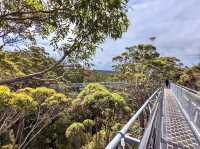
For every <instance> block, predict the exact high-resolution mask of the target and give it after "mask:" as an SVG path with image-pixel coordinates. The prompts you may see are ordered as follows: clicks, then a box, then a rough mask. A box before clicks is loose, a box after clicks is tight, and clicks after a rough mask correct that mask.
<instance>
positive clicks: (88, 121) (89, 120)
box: [83, 119, 95, 128]
mask: <svg viewBox="0 0 200 149" xmlns="http://www.w3.org/2000/svg"><path fill="white" fill-rule="evenodd" d="M83 125H84V126H85V127H86V128H87V127H92V126H94V125H95V123H94V121H93V120H91V119H86V120H84V121H83Z"/></svg>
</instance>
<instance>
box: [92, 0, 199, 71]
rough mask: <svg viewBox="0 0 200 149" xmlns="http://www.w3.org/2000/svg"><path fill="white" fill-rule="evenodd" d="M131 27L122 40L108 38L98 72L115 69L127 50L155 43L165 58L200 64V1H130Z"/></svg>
mask: <svg viewBox="0 0 200 149" xmlns="http://www.w3.org/2000/svg"><path fill="white" fill-rule="evenodd" d="M128 7H129V12H128V17H129V21H130V25H129V28H128V31H127V32H126V33H124V34H123V37H122V38H121V39H118V40H116V41H113V40H111V39H107V40H106V41H105V43H104V44H102V45H101V48H102V49H103V51H101V50H98V51H97V53H96V56H95V58H94V59H95V60H94V61H93V63H94V64H95V68H96V69H106V70H111V69H112V67H111V66H112V57H113V56H116V55H118V54H120V53H121V52H122V51H123V50H124V48H125V47H128V46H132V45H135V44H139V43H150V40H149V37H152V36H156V40H155V41H154V42H153V44H154V45H155V46H156V47H157V49H158V51H159V52H160V53H161V55H163V56H176V57H178V58H179V59H181V60H182V62H183V63H184V64H185V65H188V66H191V65H193V64H195V63H198V62H199V61H200V56H199V57H198V55H200V0H129V4H128Z"/></svg>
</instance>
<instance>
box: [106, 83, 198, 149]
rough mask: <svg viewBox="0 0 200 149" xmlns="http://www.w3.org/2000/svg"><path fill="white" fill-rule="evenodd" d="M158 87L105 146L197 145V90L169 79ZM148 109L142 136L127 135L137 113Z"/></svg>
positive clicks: (156, 148)
mask: <svg viewBox="0 0 200 149" xmlns="http://www.w3.org/2000/svg"><path fill="white" fill-rule="evenodd" d="M170 86H171V88H170V89H169V88H160V89H158V90H157V91H156V92H154V93H153V95H152V96H151V97H150V98H149V99H147V100H146V102H145V103H144V104H143V106H142V107H141V108H140V109H139V110H138V111H137V112H136V113H135V114H134V115H133V116H132V117H131V118H130V120H129V121H128V122H127V123H126V124H125V125H124V127H123V128H122V129H121V130H120V131H119V132H116V136H115V137H114V138H113V139H112V140H111V142H110V143H109V144H108V145H107V147H106V149H119V148H120V149H121V148H122V149H125V148H127V147H128V146H130V145H133V144H137V145H138V148H139V149H200V96H198V95H197V92H196V91H194V90H191V89H188V88H186V87H183V86H179V85H176V84H173V83H171V85H170ZM146 109H148V110H149V111H150V116H149V119H148V124H147V127H146V128H145V131H144V135H143V136H142V138H141V139H138V138H133V137H132V136H130V135H128V130H129V129H130V128H131V127H132V126H133V125H134V123H135V122H136V120H137V119H138V118H139V116H140V114H141V113H143V112H144V111H145V110H146Z"/></svg>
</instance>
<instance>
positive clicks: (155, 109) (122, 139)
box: [106, 88, 163, 149]
mask: <svg viewBox="0 0 200 149" xmlns="http://www.w3.org/2000/svg"><path fill="white" fill-rule="evenodd" d="M162 97H163V88H160V89H158V90H157V91H156V92H154V94H153V95H152V96H151V97H150V98H149V99H147V100H146V102H145V103H144V104H143V106H142V107H141V108H140V109H139V110H138V111H137V112H136V113H135V114H134V115H133V116H132V117H131V119H130V120H129V121H128V122H127V124H126V125H125V126H124V127H123V128H122V129H121V130H120V131H119V132H118V133H117V134H116V136H115V137H114V138H113V140H112V141H111V142H110V143H109V144H108V145H107V147H106V149H115V148H117V147H119V146H121V147H122V148H125V145H126V143H129V142H131V140H132V142H136V143H140V141H138V139H135V138H132V139H127V138H126V134H127V132H128V130H129V129H130V128H131V127H132V126H133V124H134V122H136V120H137V119H138V118H139V116H140V114H141V113H142V112H144V111H145V109H149V107H150V105H153V106H152V107H151V108H150V110H149V111H150V116H149V121H148V127H147V129H146V130H145V136H146V139H142V140H141V143H140V147H139V148H140V149H143V148H147V146H149V147H150V146H155V145H154V144H156V141H157V142H158V141H159V140H158V138H160V136H158V135H159V132H158V129H157V130H156V127H157V126H158V125H160V124H158V123H160V118H159V115H160V114H161V113H160V112H161V110H160V109H161V108H160V107H162V105H161V102H160V101H162ZM155 133H156V134H158V135H157V136H158V137H156V135H155ZM129 138H130V137H129ZM126 140H129V142H128V141H127V142H126ZM149 149H150V148H149ZM155 149H156V148H155Z"/></svg>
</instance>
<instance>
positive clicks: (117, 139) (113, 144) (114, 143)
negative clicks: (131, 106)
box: [106, 88, 161, 149]
mask: <svg viewBox="0 0 200 149" xmlns="http://www.w3.org/2000/svg"><path fill="white" fill-rule="evenodd" d="M160 91H161V88H159V89H157V90H156V91H155V92H154V93H153V94H152V95H151V97H150V98H149V99H147V100H146V102H145V103H144V104H143V105H142V107H141V108H140V109H139V110H138V111H137V112H136V113H135V114H134V115H133V116H132V118H131V119H130V120H129V121H128V123H127V124H126V125H125V126H124V127H123V128H122V129H121V130H120V131H119V132H118V133H117V134H116V136H115V137H114V138H113V139H112V141H111V142H110V143H109V144H108V145H107V146H106V149H114V148H116V147H117V146H118V144H119V143H120V141H121V139H122V138H124V136H125V134H126V133H127V131H128V130H129V128H130V127H131V126H132V125H133V123H134V122H135V121H136V120H137V118H138V117H139V116H140V114H141V113H142V112H143V110H144V109H145V108H146V107H147V105H148V104H149V103H150V101H151V100H152V99H154V97H155V96H156V95H157V94H158V93H159V92H160Z"/></svg>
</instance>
